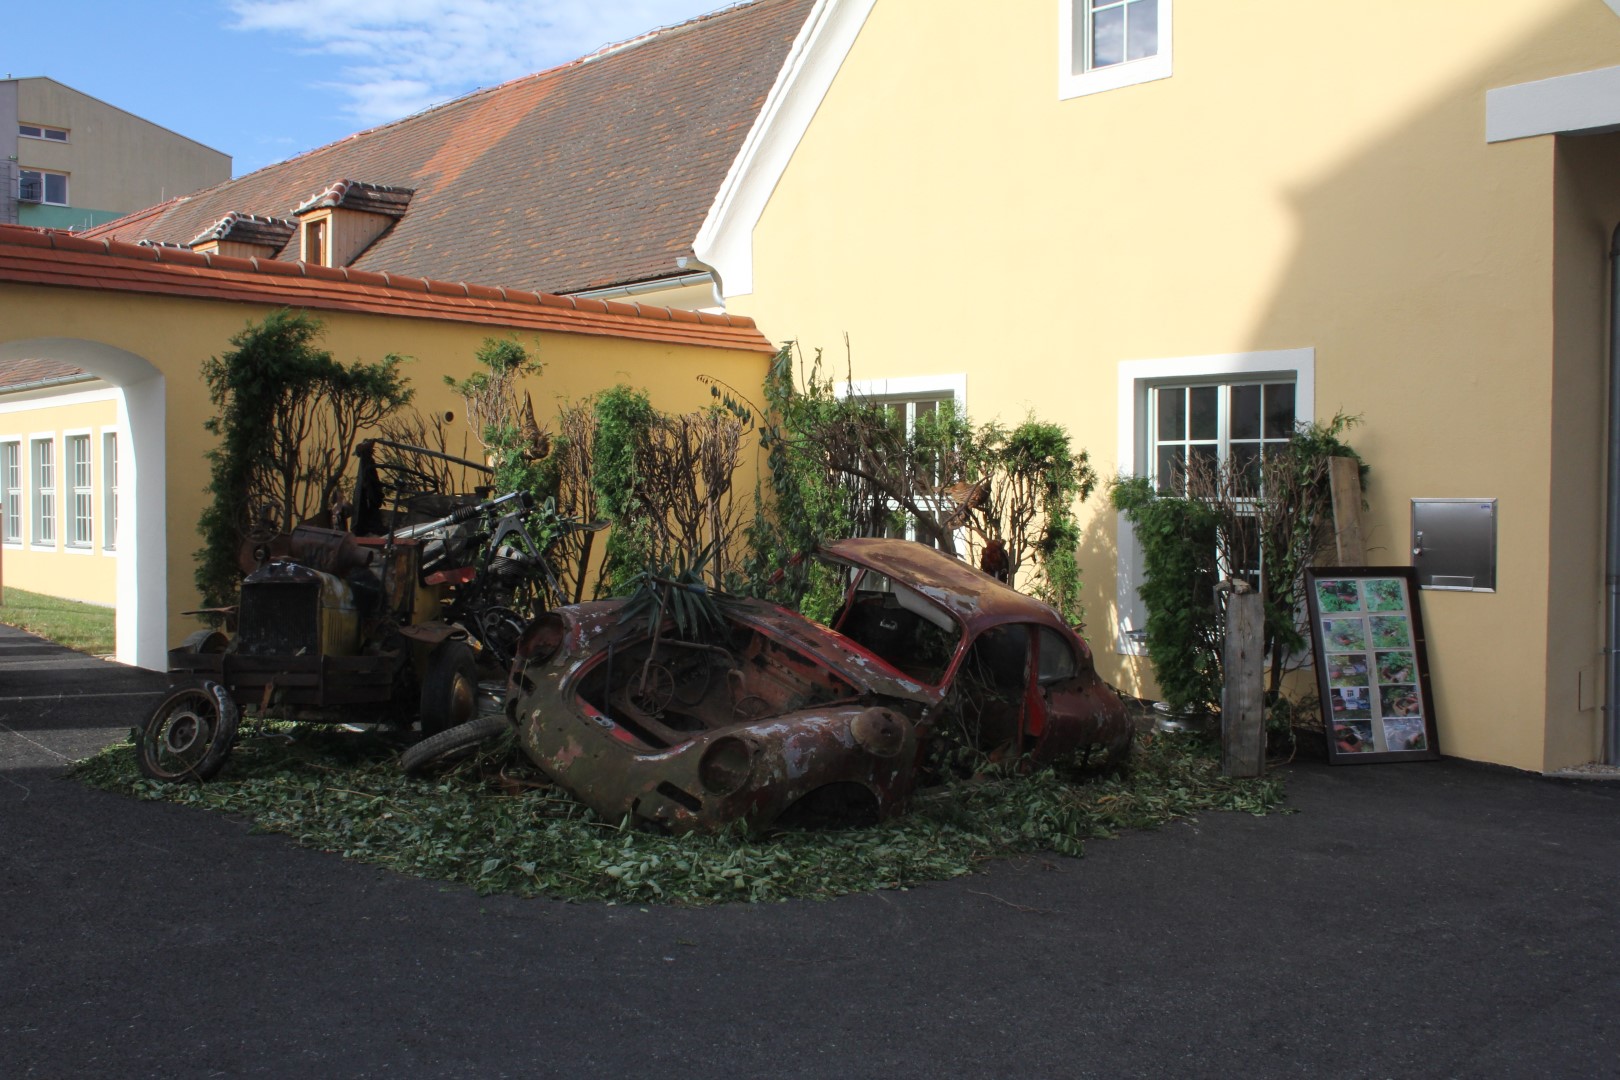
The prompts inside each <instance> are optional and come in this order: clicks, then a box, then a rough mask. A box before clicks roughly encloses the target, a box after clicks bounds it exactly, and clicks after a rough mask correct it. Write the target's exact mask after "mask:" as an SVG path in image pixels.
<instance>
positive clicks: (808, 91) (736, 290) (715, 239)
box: [692, 0, 877, 298]
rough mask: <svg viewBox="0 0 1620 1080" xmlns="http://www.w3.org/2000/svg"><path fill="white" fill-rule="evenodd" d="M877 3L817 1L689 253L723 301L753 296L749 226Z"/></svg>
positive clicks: (755, 222) (756, 219)
mask: <svg viewBox="0 0 1620 1080" xmlns="http://www.w3.org/2000/svg"><path fill="white" fill-rule="evenodd" d="M876 3H877V0H816V6H815V7H814V8H813V9H811V12H810V15H809V17H808V18H807V19H806V20H805V24H804V28H803V29H801V30H800V31H799V36H798V38H797V39H795V40H794V42H793V48H792V49H790V50H789V51H788V56H787V60H786V61H785V62H784V63H783V65H782V70H781V71H780V72H779V73H778V74H777V77H776V82H775V84H774V85H773V86H772V87H771V92H770V94H768V95H767V96H766V98H765V104H764V105H763V106H762V107H761V108H760V110H759V116H758V117H756V118H755V120H754V126H753V128H752V129H750V130H749V132H748V137H747V138H746V139H744V140H743V145H742V149H741V150H740V151H739V152H738V154H737V157H736V159H735V160H734V161H732V163H731V168H730V169H729V170H728V171H727V172H726V178H725V180H724V181H723V182H722V183H721V185H720V190H719V191H718V192H717V193H716V194H715V197H714V202H713V204H712V205H711V206H710V207H709V213H708V216H707V217H705V218H704V221H703V226H702V227H701V228H700V229H698V233H697V238H696V239H695V240H694V241H693V244H692V248H693V251H694V253H695V254H696V255H697V259H698V262H699V263H701V264H702V265H703V266H706V267H708V268H710V269H712V270H713V271H714V274H715V277H716V278H717V279H718V281H719V288H718V292H719V293H720V295H721V297H722V298H724V297H730V296H746V295H748V294H749V293H752V292H753V291H754V229H755V227H756V226H757V225H758V224H759V219H760V216H761V215H762V214H764V212H765V205H766V203H768V202H769V201H770V197H771V194H772V193H773V192H774V191H775V190H776V185H777V183H778V182H779V181H780V180H781V179H782V174H783V173H784V172H786V171H787V167H788V162H790V161H791V160H792V158H793V153H794V151H795V150H797V149H798V147H799V143H800V141H801V140H802V139H803V138H804V134H805V132H806V131H807V130H809V127H810V121H811V120H812V119H814V118H815V115H816V110H817V109H819V108H820V107H821V103H822V101H823V100H824V99H825V98H826V96H827V91H828V90H829V89H830V88H831V86H832V82H833V79H834V77H836V76H837V74H838V69H839V68H840V67H842V66H843V63H844V58H845V57H846V56H848V55H849V50H850V49H851V48H852V47H853V46H854V44H855V39H856V37H857V36H858V35H859V34H860V32H861V27H862V26H863V25H865V23H866V17H867V16H868V15H869V14H871V11H872V8H873V7H874V6H875V5H876Z"/></svg>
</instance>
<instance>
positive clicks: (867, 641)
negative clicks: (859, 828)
mask: <svg viewBox="0 0 1620 1080" xmlns="http://www.w3.org/2000/svg"><path fill="white" fill-rule="evenodd" d="M819 554H820V557H822V558H823V559H825V560H827V561H829V562H830V563H832V564H833V565H835V566H837V567H838V568H840V569H841V570H842V571H843V572H844V573H845V574H846V575H847V580H848V582H849V585H848V591H847V593H846V595H845V599H844V603H843V606H842V607H841V608H840V610H839V611H838V613H837V615H836V616H835V618H834V619H833V620H832V622H831V625H830V626H822V625H820V624H817V623H814V622H811V621H810V620H808V619H806V618H804V617H802V616H800V615H798V614H795V613H793V612H791V611H788V610H786V609H785V608H781V607H778V606H776V605H773V604H769V603H766V602H763V601H757V600H744V599H735V598H726V599H725V600H724V601H723V603H721V604H719V605H718V606H719V608H720V611H721V613H722V614H723V618H722V619H721V621H720V624H719V625H718V626H716V627H714V628H711V629H710V630H709V631H707V632H705V633H703V634H699V635H690V636H689V638H688V639H685V640H683V639H681V638H679V637H678V636H676V635H674V634H671V633H661V634H656V635H655V634H653V633H652V632H651V631H650V629H649V625H648V624H647V623H646V622H645V621H641V620H636V619H633V618H627V617H625V605H626V603H627V601H624V600H607V601H597V602H592V603H585V604H578V605H573V606H569V607H563V608H559V609H556V610H553V611H549V612H546V613H544V614H542V615H541V616H539V617H538V618H537V619H536V620H535V621H534V622H533V623H531V624H530V625H529V626H528V628H527V630H526V631H525V633H524V636H523V638H522V639H521V641H520V642H519V645H518V649H517V657H516V659H515V660H514V663H513V666H512V672H511V681H510V683H509V688H508V695H507V703H506V709H507V716H508V719H509V720H511V721H512V722H513V723H514V724H516V725H517V727H518V731H519V739H520V743H521V745H522V747H523V750H524V752H525V753H526V754H527V755H528V757H529V758H530V759H531V760H532V761H533V762H534V763H535V764H536V765H537V766H538V767H539V768H540V769H541V770H542V771H544V772H545V773H546V774H547V775H548V776H549V777H551V778H552V779H553V780H554V781H555V782H556V783H558V784H559V785H561V786H562V787H564V788H566V789H567V790H569V791H570V792H572V793H573V794H574V795H575V796H576V797H578V798H579V799H580V800H581V801H583V802H584V803H585V804H587V805H588V806H590V807H591V808H592V809H594V810H595V811H596V812H597V813H598V814H599V815H601V816H602V817H603V818H605V819H607V820H611V821H621V820H628V821H631V822H633V823H636V824H646V825H651V826H654V827H661V828H665V829H668V830H670V831H674V832H681V831H687V830H692V829H715V828H721V827H725V826H727V825H728V824H729V823H732V822H736V821H741V822H745V823H746V824H747V826H748V827H750V828H755V829H758V828H763V827H766V826H769V825H772V824H780V825H790V824H798V823H816V822H823V821H829V820H836V821H840V822H850V823H856V822H863V821H872V820H878V819H881V818H886V817H889V816H892V815H894V814H896V813H899V812H901V811H903V810H904V809H905V808H906V806H907V805H908V804H909V802H910V800H911V798H912V795H913V793H914V791H915V790H916V788H917V787H918V785H919V784H921V783H923V782H925V781H926V780H927V779H928V776H929V775H930V770H931V765H930V754H929V752H930V751H931V750H932V749H934V748H936V747H937V746H939V745H940V744H941V743H942V742H943V741H945V740H947V739H949V738H952V737H954V738H955V739H957V740H958V741H960V742H961V743H964V744H967V745H972V746H975V747H977V748H978V749H980V750H982V751H984V752H986V753H989V754H991V755H992V756H994V757H1000V758H1005V759H1009V760H1019V759H1023V760H1028V761H1031V762H1037V763H1039V762H1051V761H1055V760H1057V759H1059V758H1062V757H1065V756H1066V755H1071V754H1076V753H1084V754H1090V753H1092V752H1094V751H1095V752H1100V753H1103V754H1106V755H1119V754H1121V753H1123V752H1124V751H1126V750H1128V749H1129V746H1130V742H1131V737H1132V726H1131V723H1130V720H1129V718H1128V716H1127V714H1126V710H1125V708H1124V706H1123V704H1122V703H1121V702H1120V700H1119V698H1118V696H1117V695H1116V694H1115V692H1114V691H1113V690H1111V689H1110V688H1109V687H1108V686H1107V684H1106V683H1104V682H1103V681H1102V680H1101V679H1100V678H1099V677H1098V675H1097V673H1096V671H1095V669H1094V667H1093V665H1092V660H1091V653H1090V650H1089V649H1088V648H1087V647H1086V644H1085V642H1084V641H1083V640H1082V639H1081V638H1080V637H1079V636H1078V635H1077V634H1076V633H1074V631H1072V630H1071V629H1070V628H1069V627H1068V626H1067V625H1066V624H1065V623H1064V622H1063V620H1062V618H1061V617H1060V616H1059V615H1058V613H1057V612H1056V611H1054V610H1053V609H1052V608H1050V607H1048V606H1047V605H1045V604H1043V603H1041V602H1040V601H1038V600H1034V599H1032V598H1030V597H1028V596H1025V595H1023V594H1021V593H1018V592H1015V591H1014V590H1012V589H1011V588H1009V587H1008V586H1006V585H1004V584H1002V583H1001V582H999V581H997V580H995V579H994V578H992V577H991V576H989V575H987V574H985V573H983V572H981V571H979V570H977V569H974V568H973V567H971V566H969V565H968V564H966V563H963V562H961V561H959V560H957V559H954V558H952V557H950V556H947V555H944V554H941V553H940V552H938V551H935V550H934V549H932V548H930V547H927V546H925V545H922V544H917V543H912V542H909V541H904V540H888V539H856V540H844V541H840V542H837V543H833V544H829V545H827V546H826V547H825V548H824V549H823V550H822V551H821V552H820V553H819Z"/></svg>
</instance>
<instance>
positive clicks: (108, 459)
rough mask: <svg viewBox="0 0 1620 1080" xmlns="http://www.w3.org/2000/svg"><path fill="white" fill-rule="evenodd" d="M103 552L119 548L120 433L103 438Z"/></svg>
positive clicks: (113, 433)
mask: <svg viewBox="0 0 1620 1080" xmlns="http://www.w3.org/2000/svg"><path fill="white" fill-rule="evenodd" d="M101 498H102V507H101V550H102V551H112V550H113V549H115V548H116V547H117V546H118V432H116V431H107V432H103V433H102V436H101Z"/></svg>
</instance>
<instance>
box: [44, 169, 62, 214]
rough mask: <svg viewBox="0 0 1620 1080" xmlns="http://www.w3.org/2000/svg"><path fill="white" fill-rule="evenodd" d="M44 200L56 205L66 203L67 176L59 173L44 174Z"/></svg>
mask: <svg viewBox="0 0 1620 1080" xmlns="http://www.w3.org/2000/svg"><path fill="white" fill-rule="evenodd" d="M45 201H46V202H48V203H55V204H56V205H58V206H66V205H67V177H65V176H63V175H62V174H61V173H46V174H45Z"/></svg>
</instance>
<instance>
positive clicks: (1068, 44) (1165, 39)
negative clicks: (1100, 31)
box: [1058, 0, 1620, 101]
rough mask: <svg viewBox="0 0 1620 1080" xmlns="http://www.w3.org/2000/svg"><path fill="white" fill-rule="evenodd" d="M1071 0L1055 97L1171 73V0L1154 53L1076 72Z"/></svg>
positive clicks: (1164, 0) (1061, 3)
mask: <svg viewBox="0 0 1620 1080" xmlns="http://www.w3.org/2000/svg"><path fill="white" fill-rule="evenodd" d="M1616 2H1617V3H1620V0H1616ZM1074 4H1075V0H1058V99H1059V100H1060V101H1061V100H1067V99H1068V98H1077V97H1085V96H1086V95H1087V94H1100V93H1103V92H1104V91H1107V90H1118V89H1120V88H1121V87H1125V86H1135V85H1137V84H1138V83H1145V82H1153V81H1155V80H1156V79H1168V78H1169V77H1170V76H1171V74H1173V70H1172V69H1173V66H1174V65H1173V64H1172V63H1171V46H1172V43H1173V41H1174V37H1175V35H1174V34H1173V33H1172V32H1171V23H1172V21H1173V18H1172V16H1173V12H1172V11H1171V9H1172V8H1174V7H1175V3H1174V0H1159V51H1158V53H1157V55H1154V56H1149V57H1146V58H1144V59H1141V60H1130V61H1127V62H1125V63H1123V64H1110V65H1109V66H1107V67H1105V68H1097V69H1096V70H1094V71H1082V72H1078V73H1076V72H1075V70H1074V68H1075V63H1074Z"/></svg>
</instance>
